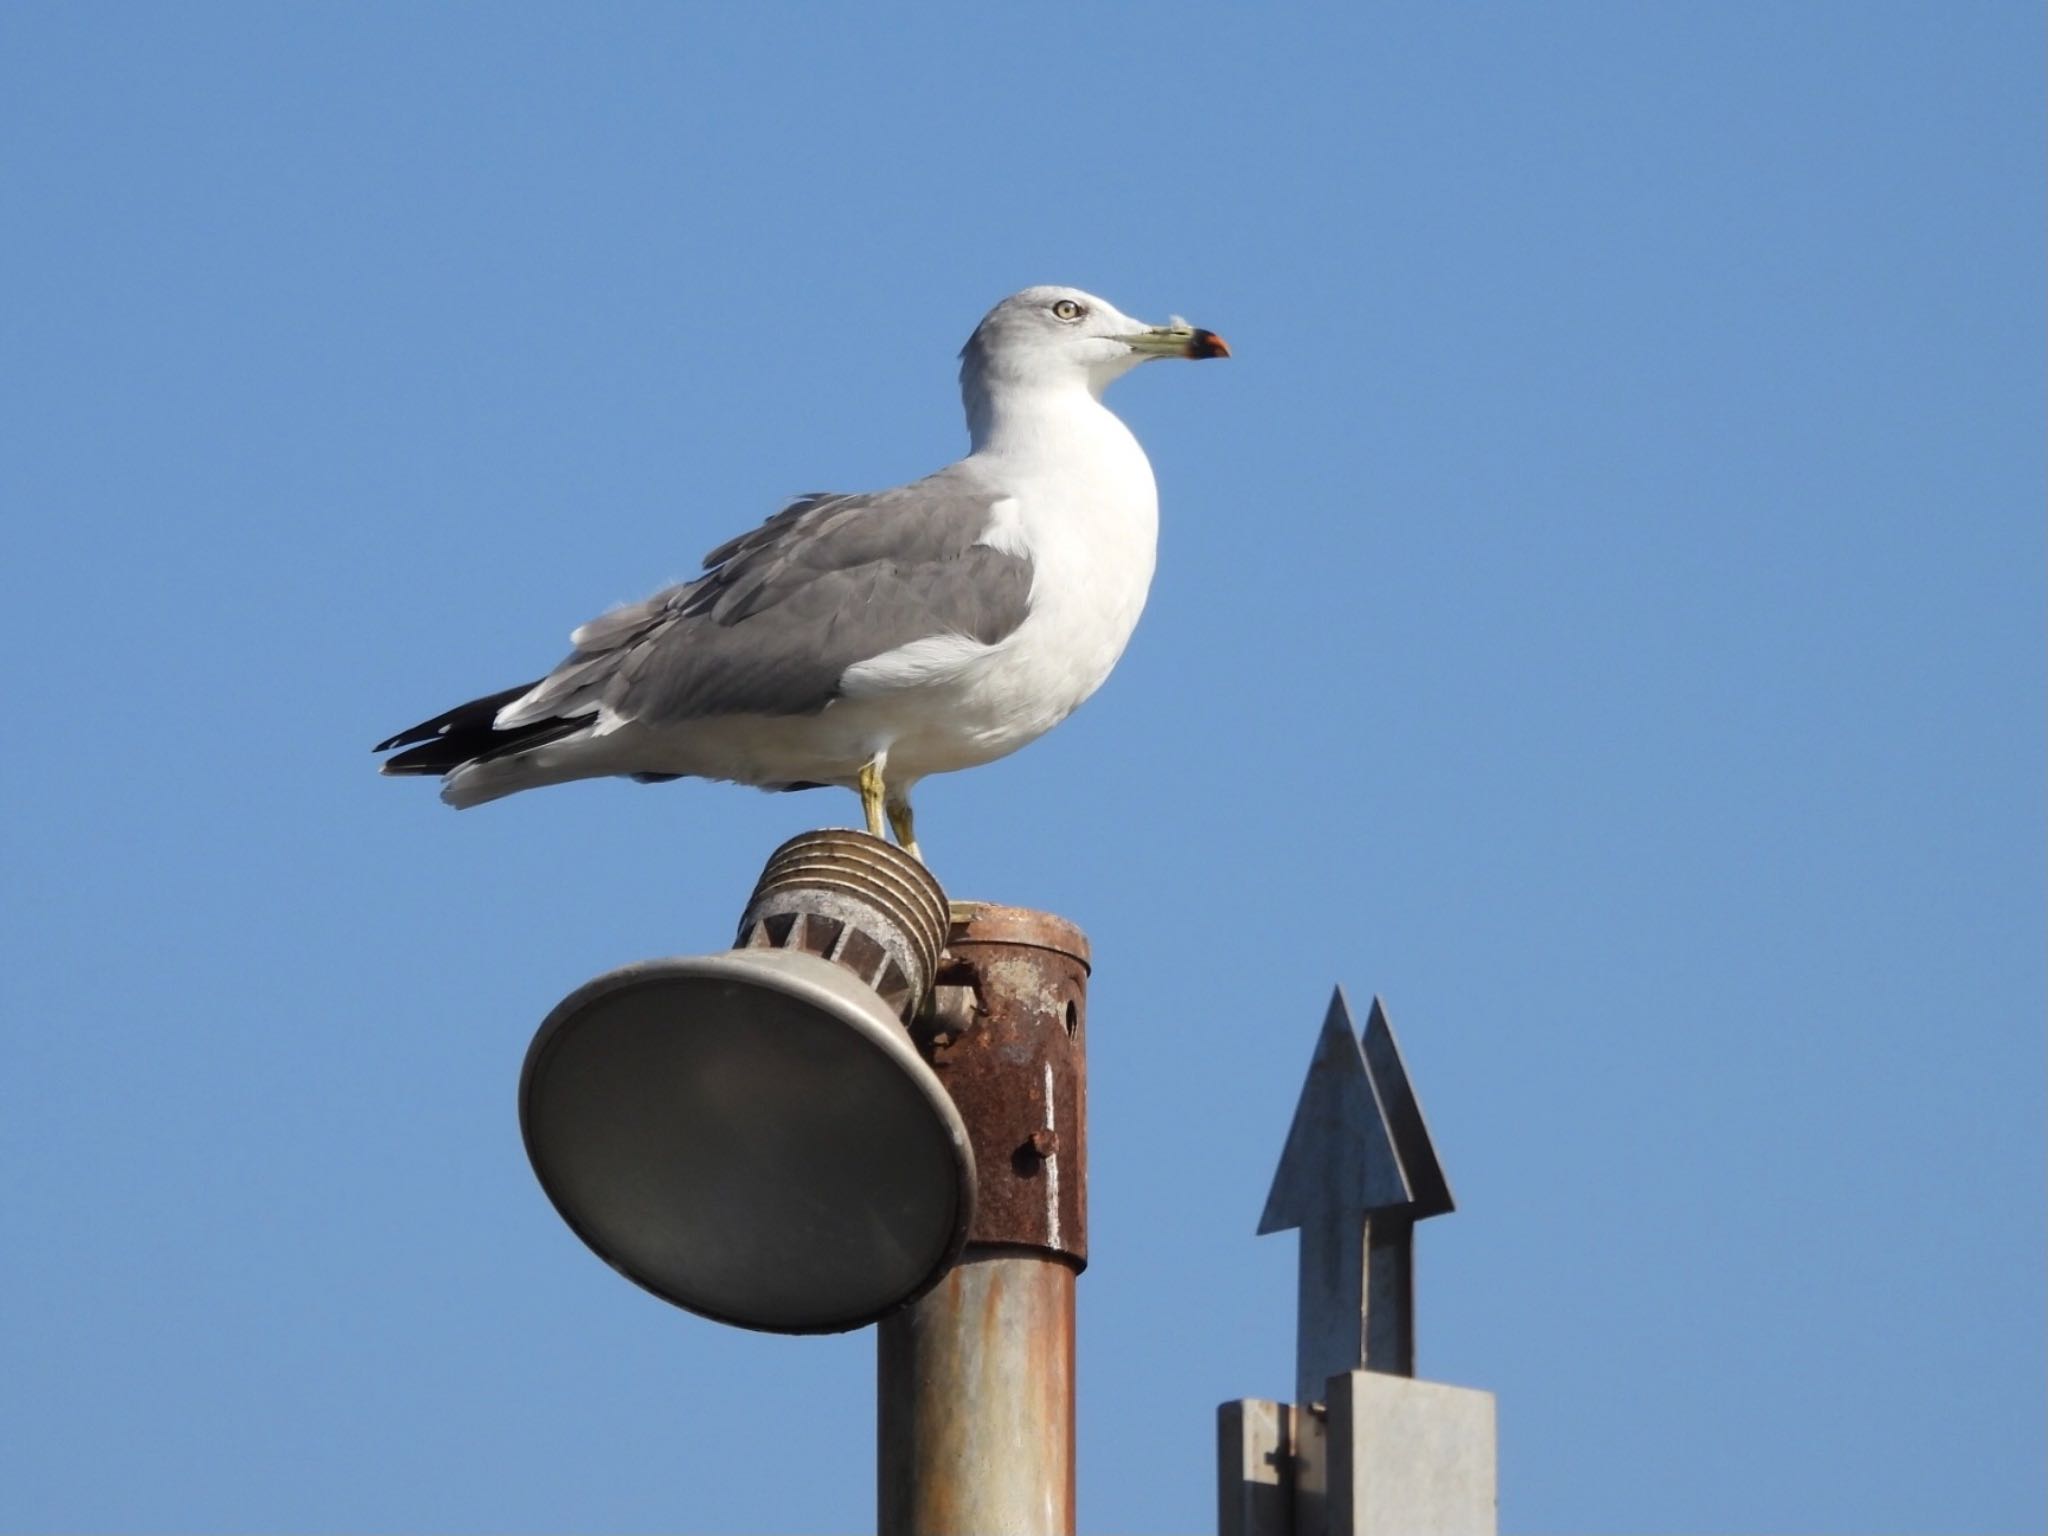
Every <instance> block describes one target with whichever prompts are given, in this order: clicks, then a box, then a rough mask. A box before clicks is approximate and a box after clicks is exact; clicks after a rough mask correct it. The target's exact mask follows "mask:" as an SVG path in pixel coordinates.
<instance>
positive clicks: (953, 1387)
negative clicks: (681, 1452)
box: [876, 902, 1088, 1536]
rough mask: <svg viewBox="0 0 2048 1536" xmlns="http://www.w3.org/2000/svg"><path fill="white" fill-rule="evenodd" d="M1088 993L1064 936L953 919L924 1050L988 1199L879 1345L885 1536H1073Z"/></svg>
mask: <svg viewBox="0 0 2048 1536" xmlns="http://www.w3.org/2000/svg"><path fill="white" fill-rule="evenodd" d="M1087 987H1088V941H1087V939H1086V938H1085V937H1084V936H1083V935H1082V933H1081V931H1080V930H1079V929H1077V928H1075V927H1074V926H1073V925H1072V924H1071V923H1068V922H1066V921H1065V920H1063V919H1061V918H1057V917H1054V916H1052V915H1051V914H1049V913H1044V912H1032V911H1026V910H1024V909H1022V908H1017V907H999V906H994V905H988V904H983V903H972V902H968V903H955V904H954V908H953V924H952V931H951V934H950V936H949V938H948V942H947V948H946V956H945V959H944V960H943V961H942V962H941V965H940V970H939V979H938V986H937V988H936V989H935V991H934V993H933V1001H932V1004H931V1007H930V1008H929V1009H928V1010H927V1012H926V1014H925V1016H924V1017H923V1018H922V1019H920V1020H919V1022H918V1024H917V1026H916V1027H915V1028H914V1030H913V1034H914V1035H915V1037H916V1038H917V1040H918V1043H919V1045H920V1047H921V1048H922V1049H924V1050H925V1052H926V1054H927V1056H928V1059H929V1060H930V1061H931V1064H932V1066H933V1068H934V1069H935V1070H936V1071H937V1072H938V1074H939V1079H940V1081H941V1082H943V1083H944V1084H945V1085H946V1089H947V1091H948V1092H949V1093H950V1094H951V1095H952V1097H953V1100H954V1102H955V1103H956V1104H957V1105H958V1106H959V1108H960V1113H961V1116H962V1118H963V1119H964V1120H965V1121H966V1123H967V1131H968V1136H969V1138H970V1140H971V1141H972V1142H973V1145H974V1155H975V1164H976V1168H977V1172H978V1180H979V1187H978V1189H977V1191H976V1203H975V1218H974V1225H973V1227H972V1228H971V1230H970V1232H969V1235H968V1246H967V1250H966V1252H965V1253H964V1254H963V1255H962V1256H961V1259H960V1261H959V1263H958V1264H957V1265H955V1267H954V1268H953V1270H952V1271H951V1273H949V1274H948V1275H947V1276H946V1277H945V1279H944V1280H942V1281H941V1282H940V1283H939V1284H938V1286H937V1287H935V1288H934V1289H933V1290H931V1291H930V1292H928V1293H927V1294H926V1295H925V1296H924V1297H922V1298H921V1299H920V1300H918V1301H917V1302H916V1303H914V1304H913V1305H911V1306H909V1307H907V1308H905V1309H904V1310H903V1311H901V1312H899V1313H897V1314H896V1315H894V1316H893V1317H889V1318H885V1319H884V1320H883V1322H882V1324H881V1327H880V1329H879V1330H878V1332H879V1338H878V1343H877V1350H876V1389H877V1390H876V1406H877V1413H876V1428H877V1436H878V1442H879V1443H878V1456H877V1472H878V1476H877V1508H878V1521H879V1527H880V1530H881V1532H882V1536H1072V1533H1073V1530H1074V1280H1075V1277H1076V1275H1078V1274H1079V1272H1080V1270H1081V1268H1082V1266H1083V1265H1084V1264H1085V1263H1086V1262H1087V1221H1088V1205H1087V1198H1088V1195H1087V1174H1088V1164H1087V1058H1086V1054H1085V1050H1084V1043H1085V1019H1086V1013H1087Z"/></svg>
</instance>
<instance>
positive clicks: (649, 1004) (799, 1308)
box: [519, 948, 974, 1333]
mask: <svg viewBox="0 0 2048 1536" xmlns="http://www.w3.org/2000/svg"><path fill="white" fill-rule="evenodd" d="M519 1100H520V1129H521V1133H522V1135H523V1136H524V1137H525V1141H526V1150H527V1155H528V1157H529V1158H531V1160H532V1162H533V1167H534V1171H535V1173H536V1174H537V1175H538V1176H539V1178H540V1182H541V1185H542V1187H543V1188H544V1189H545V1190H546V1192H547V1195H548V1198H549V1199H550V1200H552V1201H553V1202H554V1205H555V1209H556V1210H557V1211H559V1212H560V1213H561V1215H562V1218H563V1220H565V1221H566V1222H567V1223H568V1224H569V1226H570V1227H571V1228H572V1229H573V1230H574V1231H575V1232H576V1234H577V1236H579V1237H580V1238H582V1239H583V1241H584V1242H585V1243H587V1244H589V1246H590V1247H591V1248H592V1249H594V1250H595V1251H596V1252H597V1253H598V1255H599V1256H600V1257H602V1258H603V1259H604V1260H605V1261H606V1262H607V1263H609V1264H611V1265H612V1266H613V1267H614V1268H616V1269H617V1270H619V1272H620V1273H622V1274H624V1275H625V1276H626V1277H627V1278H629V1279H631V1280H633V1281H634V1282H635V1283H637V1284H639V1285H641V1286H644V1287H646V1288H647V1289H648V1290H650V1291H652V1292H653V1293H654V1294H655V1295H657V1296H660V1297H662V1298H663V1299H664V1300H667V1301H671V1302H674V1303H675V1304H676V1305H678V1306H681V1307H685V1308H688V1309H689V1310H690V1311H692V1312H697V1313H700V1314H702V1315H704V1316H706V1317H710V1318H715V1319H717V1320H719V1321H721V1322H727V1323H735V1324H738V1325H740V1326H741V1327H746V1328H758V1329H766V1330H770V1331H773V1332H778V1333H823V1332H837V1331H840V1330H844V1329H849V1328H857V1327H860V1326H862V1325H863V1324H866V1323H870V1322H873V1321H875V1320H876V1319H877V1318H880V1317H883V1316H886V1315H887V1314H888V1313H890V1312H892V1311H894V1310H896V1309H897V1308H898V1307H901V1306H903V1305H905V1304H906V1303H908V1302H910V1301H912V1300H915V1299H916V1298H917V1297H918V1296H919V1295H921V1294H923V1292H924V1291H925V1290H927V1289H928V1288H929V1287H930V1286H932V1285H933V1284H934V1283H936V1282H937V1280H938V1278H939V1277H940V1276H941V1275H942V1274H944V1273H945V1271H946V1268H947V1267H948V1266H949V1265H950V1264H951V1263H952V1261H953V1259H954V1258H955V1257H956V1256H957V1255H958V1254H959V1251H960V1248H961V1246H962V1244H963V1243H964V1242H965V1241H966V1236H967V1228H968V1224H969V1222H970V1220H971V1219H972V1215H973V1192H974V1162H973V1153H972V1151H971V1150H970V1148H969V1144H968V1139H967V1132H966V1128H965V1127H964V1125H963V1124H962V1123H961V1119H960V1113H959V1111H958V1110H957V1109H955V1108H954V1106H953V1101H952V1100H951V1099H950V1098H949V1097H948V1096H947V1094H946V1091H945V1089H944V1088H943V1087H941V1086H940V1083H939V1080H938V1078H937V1076H936V1075H935V1074H934V1073H933V1072H932V1070H931V1068H930V1067H929V1066H927V1065H926V1064H925V1062H924V1061H923V1060H922V1059H921V1058H920V1057H919V1056H918V1054H917V1051H916V1050H915V1048H914V1047H913V1046H912V1044H911V1042H910V1038H909V1035H908V1033H907V1032H906V1031H905V1029H904V1027H903V1024H902V1021H901V1018H900V1017H899V1015H898V1013H897V1012H896V1011H895V1010H892V1009H891V1007H890V1006H889V1005H888V1004H887V1003H885V1002H884V1001H883V999H882V998H881V997H880V996H878V995H877V994H876V992H875V991H874V990H873V989H872V988H871V987H869V986H867V985H865V984H863V982H862V981H861V980H860V979H859V978H858V977H857V976H855V975H853V974H851V973H850V972H849V971H848V970H847V969H845V968H844V967H843V966H842V965H837V964H834V963H832V962H831V961H830V960H827V959H823V958H821V957H819V956H818V955H816V954H811V953H806V952H804V951H802V950H797V949H772V948H757V949H740V950H734V951H731V952H729V953H726V954H719V955H705V956H694V957H684V958H677V959H666V960H652V961H647V962H643V963H641V964H637V965H630V966H626V967H624V968H623V969H621V970H616V971H612V972H610V973H608V974H607V975H604V976H600V977H598V978H597V979H596V980H594V981H592V982H590V983H588V984H587V985H585V986H583V987H581V988H579V989H578V990H577V991H575V992H574V993H572V994H570V996H568V997H567V998H565V999H563V1001H562V1002H561V1003H560V1004H559V1005H558V1006H557V1007H556V1008H555V1010H554V1011H553V1012H552V1013H551V1014H550V1015H549V1016H548V1018H547V1020H546V1021H545V1022H544V1023H543V1024H542V1025H541V1028H540V1031H539V1033H538V1034H536V1035H535V1037H534V1040H533V1045H532V1047H531V1048H530V1049H529V1050H528V1052H527V1056H526V1066H525V1070H524V1072H523V1073H522V1074H521V1078H520V1094H519Z"/></svg>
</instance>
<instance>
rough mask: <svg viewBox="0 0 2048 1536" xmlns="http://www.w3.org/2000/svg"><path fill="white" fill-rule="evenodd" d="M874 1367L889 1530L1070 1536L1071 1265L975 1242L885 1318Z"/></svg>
mask: <svg viewBox="0 0 2048 1536" xmlns="http://www.w3.org/2000/svg"><path fill="white" fill-rule="evenodd" d="M876 1359H877V1367H878V1369H877V1374H876V1379H877V1382H878V1386H879V1390H878V1393H877V1399H878V1400H877V1405H876V1406H877V1421H878V1427H879V1431H880V1447H881V1454H880V1458H879V1460H880V1465H879V1476H878V1501H877V1502H878V1505H879V1509H878V1516H879V1520H878V1524H879V1529H880V1530H881V1532H882V1533H883V1536H1072V1532H1073V1530H1074V1271H1073V1270H1072V1269H1071V1268H1070V1267H1069V1266H1068V1265H1066V1264H1065V1263H1063V1262H1061V1261H1060V1260H1058V1259H1055V1258H1050V1257H1048V1256H1046V1255H1045V1254H1043V1253H1039V1252H1037V1251H1035V1250H1030V1249H1003V1248H996V1247H980V1248H969V1249H968V1250H967V1252H966V1254H965V1255H964V1256H963V1257H962V1258H961V1260H960V1262H959V1263H958V1264H956V1265H955V1266H954V1267H953V1269H952V1270H951V1272H950V1273H948V1274H947V1276H946V1278H945V1279H943V1280H941V1281H940V1282H939V1283H938V1285H937V1287H936V1288H934V1289H933V1290H931V1291H928V1292H926V1293H925V1295H924V1297H923V1298H922V1299H921V1300H919V1301H917V1302H916V1303H915V1304H913V1305H912V1306H910V1307H908V1308H906V1309H905V1310H903V1311H901V1312H898V1313H897V1314H896V1315H895V1316H894V1317H890V1318H885V1319H884V1320H883V1322H882V1326H881V1336H880V1344H879V1348H878V1350H877V1356H876Z"/></svg>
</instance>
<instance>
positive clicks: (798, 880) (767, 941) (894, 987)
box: [735, 827, 948, 1023]
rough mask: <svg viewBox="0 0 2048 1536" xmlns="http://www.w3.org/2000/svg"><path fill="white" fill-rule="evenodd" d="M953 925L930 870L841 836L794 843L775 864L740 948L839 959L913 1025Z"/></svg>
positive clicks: (750, 907) (856, 836)
mask: <svg viewBox="0 0 2048 1536" xmlns="http://www.w3.org/2000/svg"><path fill="white" fill-rule="evenodd" d="M947 922H948V916H947V908H946V893H945V892H944V891H943V890H942V889H940V887H939V882H938V881H936V880H934V879H933V878H932V875H931V871H929V870H927V869H926V868H925V867H924V865H923V864H921V863H919V862H918V861H917V860H916V859H914V858H912V857H911V856H910V855H909V854H907V853H905V852H904V851H903V850H902V849H900V848H898V847H895V846H894V845H893V844H890V843H886V842H884V841H883V840H882V839H880V838H878V837H870V836H869V835H868V834H867V833H865V832H855V831H852V830H851V829H848V828H836V827H835V828H827V829H824V830H821V831H816V832H805V833H803V834H801V835H800V836H797V837H793V838H791V839H790V840H789V841H788V842H786V843H784V844H783V845H782V846H781V847H780V848H778V849H776V850H775V852H774V853H772V854H770V855H769V856H768V864H767V867H766V868H765V869H763V870H762V871H761V879H760V881H759V883H758V884H756V885H755V887H754V894H753V896H752V898H751V899H749V901H748V902H747V909H746V913H745V915H744V916H742V917H741V918H740V930H739V938H738V940H737V942H736V946H735V947H737V948H740V949H795V950H802V951H804V952H806V953H808V954H813V955H818V956H820V957H822V958H823V959H826V960H830V961H832V962H833V963H834V964H835V965H839V966H842V967H844V968H845V969H846V970H848V971H850V972H852V974H854V975H855V976H857V977H859V978H860V979H861V980H862V981H863V982H865V983H867V985H869V986H870V987H872V988H874V990H875V991H876V992H877V993H878V994H879V995H880V996H881V998H882V1000H883V1001H884V1002H885V1003H887V1004H888V1005H889V1006H890V1007H891V1008H892V1009H894V1010H895V1012H896V1015H897V1017H898V1018H900V1019H902V1020H903V1021H904V1022H905V1023H908V1022H909V1021H910V1019H911V1017H912V1016H913V1015H914V1014H915V1013H916V1012H917V1010H918V1007H919V1005H921V1004H922V1003H923V1002H924V1000H925V997H926V995H927V994H928V993H929V992H930V991H931V986H932V978H933V977H934V976H935V975H936V974H937V972H938V967H939V955H940V952H941V951H942V950H943V949H944V947H945V943H946V928H947Z"/></svg>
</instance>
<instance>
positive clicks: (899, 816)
mask: <svg viewBox="0 0 2048 1536" xmlns="http://www.w3.org/2000/svg"><path fill="white" fill-rule="evenodd" d="M888 811H889V827H890V830H891V831H893V832H894V833H895V834H896V846H897V847H899V848H901V849H902V850H903V851H904V852H905V853H907V854H909V855H910V856H911V857H912V858H913V859H915V860H917V862H918V863H920V864H922V863H923V862H924V855H923V854H922V853H920V852H918V849H917V823H916V821H915V819H914V818H913V817H912V816H911V814H910V800H909V798H908V797H907V796H904V797H898V796H895V795H891V796H890V797H889V800H888Z"/></svg>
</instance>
